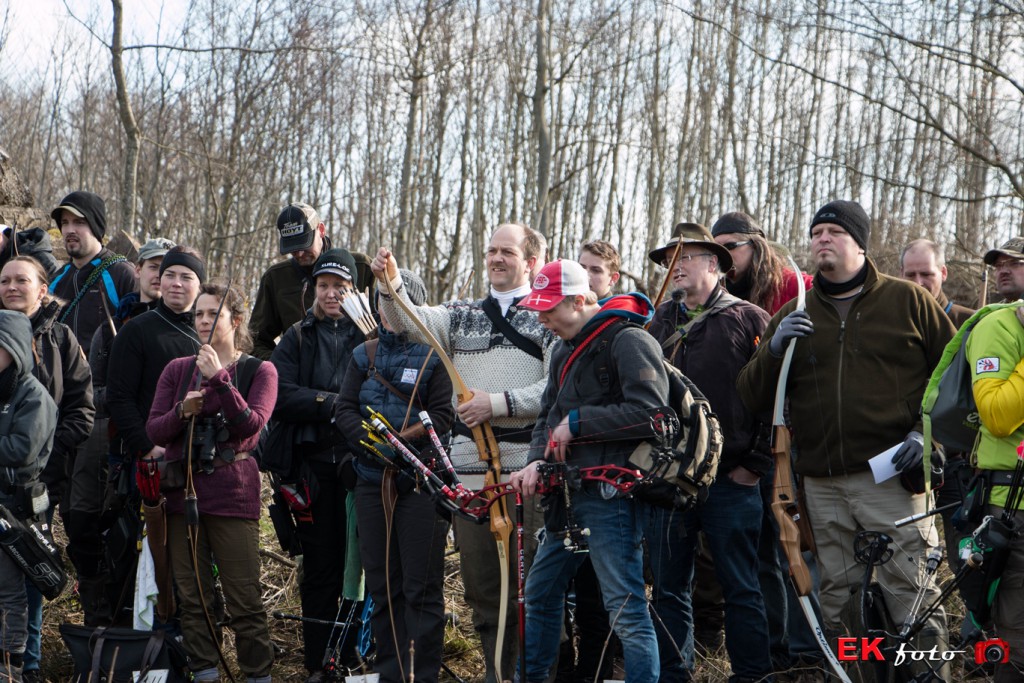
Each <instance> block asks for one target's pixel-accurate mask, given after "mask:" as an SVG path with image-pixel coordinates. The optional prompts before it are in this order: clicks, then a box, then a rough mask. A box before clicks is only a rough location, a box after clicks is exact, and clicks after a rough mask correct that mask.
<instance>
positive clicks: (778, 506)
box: [772, 256, 851, 683]
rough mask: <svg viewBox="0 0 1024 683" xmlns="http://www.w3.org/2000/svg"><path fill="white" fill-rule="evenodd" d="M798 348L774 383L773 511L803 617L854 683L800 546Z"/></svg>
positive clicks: (800, 281)
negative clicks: (794, 389)
mask: <svg viewBox="0 0 1024 683" xmlns="http://www.w3.org/2000/svg"><path fill="white" fill-rule="evenodd" d="M789 263H790V266H791V267H792V268H793V272H794V273H796V281H797V291H798V294H797V301H796V310H798V311H802V310H804V308H805V306H806V290H805V287H804V278H803V274H802V273H801V272H800V266H798V265H797V263H796V261H794V260H793V257H792V256H790V257H789ZM795 348H796V339H790V340H789V343H788V344H787V346H786V353H785V355H784V356H783V357H782V368H781V369H780V370H779V381H778V384H777V385H776V387H775V408H774V410H773V411H772V458H773V459H774V460H775V481H774V485H773V487H772V493H773V495H772V512H773V513H774V514H775V519H776V521H777V522H778V524H779V543H780V544H781V545H782V550H783V552H784V553H785V555H786V560H787V562H788V563H789V577H790V579H791V580H792V582H793V587H794V588H795V589H796V594H797V596H798V597H799V600H800V608H801V609H802V610H803V613H804V619H806V620H807V624H808V626H810V627H811V631H812V632H813V633H814V637H815V639H817V641H818V646H819V647H820V648H821V651H822V653H824V655H825V658H826V659H827V660H828V662H829V664H830V665H831V666H832V669H833V670H834V671H835V672H836V676H837V677H838V678H839V680H841V681H843V683H851V682H850V678H849V676H847V675H846V672H845V671H844V670H843V666H842V664H840V663H839V660H838V659H837V658H836V655H835V653H833V652H832V648H831V646H830V645H829V642H828V638H827V637H826V636H825V632H824V630H823V629H822V627H821V624H819V623H818V618H817V616H815V614H814V608H813V607H812V606H811V599H810V595H811V592H812V591H813V590H814V583H813V581H812V580H811V572H810V570H809V569H808V568H807V563H806V562H804V557H803V553H802V549H801V547H800V546H801V535H800V527H799V526H798V523H799V522H801V519H800V508H799V504H798V501H797V495H796V491H795V487H794V486H793V469H792V464H791V460H790V445H791V444H790V435H789V428H788V427H787V426H786V417H785V406H786V382H787V381H788V379H789V369H790V366H792V364H793V353H794V350H795ZM804 528H805V529H806V530H807V531H808V533H809V531H810V526H809V525H806V524H805V525H804ZM805 541H806V542H807V544H808V545H810V544H811V543H812V539H810V538H807V539H805Z"/></svg>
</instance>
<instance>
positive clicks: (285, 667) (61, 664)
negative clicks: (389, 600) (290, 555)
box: [41, 490, 483, 682]
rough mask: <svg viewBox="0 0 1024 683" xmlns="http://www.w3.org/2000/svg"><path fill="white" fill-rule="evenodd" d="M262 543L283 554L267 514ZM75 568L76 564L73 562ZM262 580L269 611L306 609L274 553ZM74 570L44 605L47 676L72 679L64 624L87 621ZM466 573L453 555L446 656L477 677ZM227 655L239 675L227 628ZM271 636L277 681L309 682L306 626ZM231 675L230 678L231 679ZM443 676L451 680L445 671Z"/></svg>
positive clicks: (292, 573) (266, 558) (286, 625)
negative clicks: (62, 632) (63, 637)
mask: <svg viewBox="0 0 1024 683" xmlns="http://www.w3.org/2000/svg"><path fill="white" fill-rule="evenodd" d="M263 493H264V496H265V500H268V499H269V490H264V492H263ZM54 535H55V537H56V539H57V541H58V543H59V544H60V545H61V547H65V546H66V545H67V538H66V536H65V535H64V530H63V528H61V526H60V518H59V516H56V517H55V518H54ZM260 540H261V546H262V547H263V548H265V549H268V550H270V551H271V553H274V554H279V553H280V547H279V546H278V544H277V538H276V536H275V535H274V529H273V526H272V525H271V523H270V520H269V519H268V518H267V517H266V516H264V517H263V518H262V519H261V520H260ZM68 567H69V568H70V564H68ZM259 581H260V585H261V586H262V588H263V604H264V605H265V606H266V609H267V614H268V615H269V614H271V613H272V612H274V611H275V610H280V611H282V612H285V613H288V614H301V613H302V609H301V606H300V602H299V590H298V569H297V568H296V567H290V566H286V564H284V563H282V562H281V561H280V560H278V559H276V558H275V557H273V556H272V555H271V554H270V553H265V554H263V556H262V559H261V566H260V576H259ZM73 582H74V579H73V575H72V578H71V581H70V583H71V586H70V587H69V588H68V589H67V590H65V592H64V594H63V595H61V596H60V597H59V598H57V599H56V600H53V601H50V602H47V603H46V604H44V605H43V643H42V668H41V672H42V674H43V676H44V678H45V679H46V680H49V681H54V682H58V681H67V680H70V679H71V676H72V673H73V665H72V662H71V658H70V656H69V655H68V652H67V650H66V649H65V648H64V642H63V641H62V640H61V637H60V633H59V631H58V626H59V625H60V624H61V623H64V622H71V623H77V624H80V623H82V608H81V605H80V604H79V602H78V597H77V594H76V593H75V592H74V591H73ZM462 594H463V588H462V578H461V576H460V574H459V571H458V555H457V554H455V555H450V556H449V557H447V558H446V560H445V603H446V604H445V610H446V611H447V612H451V613H453V614H454V615H455V619H454V623H449V624H448V626H447V627H446V631H445V653H444V661H445V664H446V665H447V666H449V667H450V668H451V670H452V671H453V672H455V673H456V675H458V676H459V677H461V678H463V679H465V680H467V681H468V680H471V679H473V678H477V677H480V676H482V673H483V657H482V655H481V649H480V641H479V638H477V636H476V635H475V633H474V631H473V628H472V623H473V620H472V616H471V615H470V613H469V609H468V607H467V606H466V604H465V602H464V601H463V599H462ZM224 633H225V648H224V650H225V654H226V655H227V658H228V661H229V662H230V663H231V665H232V673H233V674H234V675H235V676H236V679H238V680H244V677H243V678H241V679H239V678H238V677H239V672H238V669H237V666H236V665H235V658H234V644H233V635H232V634H231V631H230V629H225V630H224ZM270 635H271V639H272V640H273V642H274V644H275V646H276V648H277V652H278V655H277V660H276V661H275V663H274V668H273V670H272V676H273V679H274V680H275V681H300V682H301V681H304V680H305V678H306V671H305V668H304V666H303V658H302V626H301V624H300V623H299V622H297V621H286V620H277V619H273V618H271V619H270ZM225 680H226V679H225ZM441 680H442V681H443V680H451V679H450V678H448V677H447V676H446V675H445V674H444V673H443V672H442V676H441Z"/></svg>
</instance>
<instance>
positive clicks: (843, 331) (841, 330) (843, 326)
mask: <svg viewBox="0 0 1024 683" xmlns="http://www.w3.org/2000/svg"><path fill="white" fill-rule="evenodd" d="M845 334H846V321H845V320H844V321H842V322H841V323H839V343H840V344H842V343H843V335H845Z"/></svg>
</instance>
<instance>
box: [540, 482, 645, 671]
mask: <svg viewBox="0 0 1024 683" xmlns="http://www.w3.org/2000/svg"><path fill="white" fill-rule="evenodd" d="M572 506H573V513H574V514H575V516H576V522H577V523H578V524H579V525H580V526H581V527H583V528H586V529H590V536H589V541H590V559H591V562H592V563H593V565H594V573H596V574H597V581H598V584H599V585H600V586H601V593H602V596H603V599H604V606H605V609H606V610H607V611H608V617H609V619H610V620H611V623H612V628H613V629H614V631H615V633H616V635H618V636H619V639H620V640H621V641H622V651H623V655H624V657H625V668H626V681H627V683H656V681H658V657H657V656H654V653H656V652H657V647H658V641H657V637H656V636H655V634H654V625H653V624H652V622H651V615H650V612H648V609H647V599H646V597H645V593H644V572H643V551H642V549H641V539H642V537H643V520H644V519H645V518H646V514H647V513H646V511H647V509H648V508H647V506H646V505H644V504H643V503H640V502H637V501H635V500H633V499H632V498H613V499H611V500H604V499H603V498H601V497H600V495H598V494H597V493H592V492H591V491H590V489H589V488H588V487H585V488H584V490H582V491H577V492H575V493H573V495H572ZM583 558H584V555H582V554H576V553H571V552H569V551H567V550H566V549H565V547H564V546H563V545H562V539H561V537H560V536H555V535H554V534H551V533H545V535H544V537H543V538H542V540H541V544H540V547H539V548H538V549H537V556H536V557H535V558H534V560H533V565H532V566H531V567H530V575H529V576H528V577H527V579H526V673H527V676H526V680H528V681H543V680H545V679H546V678H547V677H548V672H549V671H550V669H551V665H552V664H553V663H554V661H555V657H556V656H557V654H558V646H559V635H560V634H561V630H562V610H563V606H564V603H565V591H566V589H567V588H568V587H569V582H570V581H571V580H572V577H573V576H574V575H575V574H576V570H577V568H578V567H579V565H580V563H582V562H583Z"/></svg>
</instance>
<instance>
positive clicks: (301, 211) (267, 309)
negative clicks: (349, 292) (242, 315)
mask: <svg viewBox="0 0 1024 683" xmlns="http://www.w3.org/2000/svg"><path fill="white" fill-rule="evenodd" d="M277 231H278V232H279V233H280V243H279V248H280V251H281V255H282V256H283V255H287V254H290V255H291V258H289V259H287V260H284V261H281V262H280V263H275V264H274V265H272V266H270V268H267V270H266V271H265V272H264V273H263V277H261V278H260V286H259V289H258V290H257V291H256V303H255V304H254V305H253V309H252V315H251V316H250V317H249V332H250V333H251V334H252V339H253V351H252V355H254V356H256V357H257V358H260V359H262V360H270V354H271V353H273V352H274V348H276V347H277V339H278V337H280V336H281V335H282V334H284V332H285V330H287V329H288V328H289V327H291V326H292V325H294V324H295V323H297V322H299V321H300V320H302V319H303V318H305V317H306V311H307V310H308V309H309V307H310V306H312V305H313V299H314V298H315V297H314V290H315V287H314V285H313V264H314V263H316V260H317V259H318V258H320V254H322V253H323V252H325V251H327V250H328V249H330V248H331V239H330V238H329V237H328V236H327V226H326V225H324V222H323V221H322V220H320V214H318V213H317V212H316V209H314V208H313V207H312V206H310V205H309V204H302V203H300V202H296V203H294V204H289V205H288V206H286V207H284V209H282V210H281V213H280V215H278V217H277ZM348 251H349V253H350V254H352V258H353V259H355V262H356V273H357V278H356V281H355V282H354V283H353V284H354V285H355V288H356V289H357V290H361V289H362V288H364V287H366V286H367V285H369V283H370V282H371V281H372V279H373V275H372V274H371V273H370V260H369V259H368V258H367V257H366V254H360V253H359V252H357V251H352V250H348Z"/></svg>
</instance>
